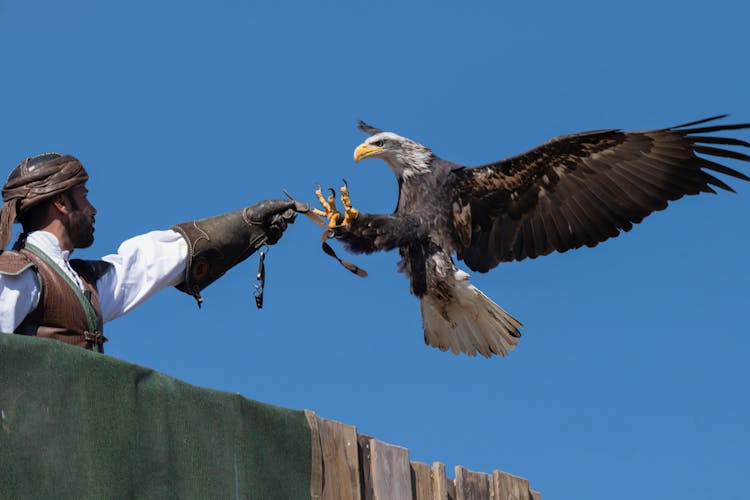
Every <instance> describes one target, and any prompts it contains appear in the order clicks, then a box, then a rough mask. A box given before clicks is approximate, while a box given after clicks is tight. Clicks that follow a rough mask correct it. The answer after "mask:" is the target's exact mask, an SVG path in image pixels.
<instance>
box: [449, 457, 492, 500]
mask: <svg viewBox="0 0 750 500" xmlns="http://www.w3.org/2000/svg"><path fill="white" fill-rule="evenodd" d="M489 498H490V476H489V474H484V473H482V472H473V471H470V470H469V469H467V468H465V467H462V466H460V465H457V466H456V500H489Z"/></svg>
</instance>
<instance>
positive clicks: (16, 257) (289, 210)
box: [0, 153, 295, 352]
mask: <svg viewBox="0 0 750 500" xmlns="http://www.w3.org/2000/svg"><path fill="white" fill-rule="evenodd" d="M87 180H88V175H87V173H86V170H85V169H84V168H83V165H82V164H81V162H80V161H78V160H77V159H76V158H74V157H73V156H70V155H62V154H58V153H46V154H42V155H38V156H34V157H32V158H27V159H25V160H23V161H22V162H21V163H20V164H19V165H18V166H16V167H15V168H14V169H13V170H12V171H11V173H10V175H9V176H8V180H7V182H6V183H5V186H4V187H3V190H2V194H3V206H2V210H0V252H2V253H0V332H3V333H17V334H22V335H33V336H37V337H45V338H50V339H55V340H59V341H62V342H65V343H67V344H72V345H76V346H79V347H83V348H86V349H90V350H95V351H98V352H103V349H102V346H103V343H104V342H106V341H107V339H106V338H105V337H104V334H103V331H104V330H103V324H104V323H107V322H108V321H111V320H113V319H115V318H117V317H119V316H122V315H123V314H126V313H128V312H130V311H131V310H133V309H134V308H135V307H137V306H138V305H139V304H141V303H142V302H143V301H144V300H146V299H148V298H149V297H151V296H152V295H153V294H155V293H156V292H158V291H159V290H162V289H164V288H167V287H170V286H176V287H177V288H178V289H179V290H181V291H183V292H185V293H188V294H190V295H192V296H193V297H195V298H196V299H197V300H198V303H199V304H200V302H201V300H202V299H201V295H200V292H201V290H202V289H203V288H205V287H206V286H208V285H209V284H211V283H212V282H213V281H215V280H216V279H218V278H219V277H221V276H222V275H223V274H224V273H225V272H226V271H227V270H228V269H229V268H231V267H232V266H234V265H235V264H237V263H239V262H241V261H243V260H244V259H246V258H247V257H248V256H250V255H251V254H252V253H254V252H255V251H256V250H258V248H260V247H262V246H263V245H272V244H274V243H276V242H277V241H278V240H279V238H281V235H282V233H283V232H284V230H285V229H286V226H287V224H288V223H291V222H293V221H294V217H295V212H294V210H293V207H294V203H293V202H289V201H284V200H265V201H262V202H260V203H257V204H255V205H252V206H250V207H247V208H244V209H242V210H238V211H235V212H230V213H227V214H223V215H219V216H216V217H211V218H207V219H200V220H195V221H191V222H186V223H183V224H178V225H176V226H173V227H172V228H171V229H168V230H164V231H152V232H150V233H147V234H143V235H140V236H136V237H134V238H131V239H129V240H127V241H125V242H123V243H122V244H121V245H120V247H119V248H118V250H117V253H114V254H111V255H107V256H105V257H102V259H101V260H79V259H71V258H70V255H71V253H72V252H73V250H75V249H76V248H87V247H89V246H91V244H92V243H93V242H94V221H95V216H96V209H95V208H94V206H93V205H92V204H91V203H90V202H89V200H88V199H87V193H88V190H87V189H86V181H87ZM14 222H18V223H20V224H21V226H22V227H23V232H22V233H21V235H20V237H19V238H18V240H17V241H16V243H15V245H14V246H13V248H12V250H5V251H3V250H4V249H5V248H6V247H7V246H8V244H9V243H10V241H11V236H12V231H13V223H14Z"/></svg>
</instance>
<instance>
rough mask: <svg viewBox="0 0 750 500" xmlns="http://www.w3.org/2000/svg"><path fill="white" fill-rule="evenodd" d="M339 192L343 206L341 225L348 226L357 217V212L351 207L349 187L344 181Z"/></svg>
mask: <svg viewBox="0 0 750 500" xmlns="http://www.w3.org/2000/svg"><path fill="white" fill-rule="evenodd" d="M340 191H341V204H342V205H343V206H344V220H343V221H342V224H344V225H346V224H350V223H351V222H352V221H353V220H354V219H356V218H357V216H358V215H359V210H357V209H356V208H354V207H352V200H351V198H349V186H348V185H347V184H346V181H344V185H343V186H341V188H340Z"/></svg>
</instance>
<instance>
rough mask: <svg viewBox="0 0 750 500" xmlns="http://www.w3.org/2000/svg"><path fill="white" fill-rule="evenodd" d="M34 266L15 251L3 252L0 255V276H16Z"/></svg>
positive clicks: (29, 260) (25, 257)
mask: <svg viewBox="0 0 750 500" xmlns="http://www.w3.org/2000/svg"><path fill="white" fill-rule="evenodd" d="M34 267H36V265H35V264H34V263H33V262H32V261H31V259H29V258H28V257H27V256H26V255H24V254H22V253H21V252H17V251H15V250H4V251H2V252H1V253H0V274H2V275H6V276H18V275H20V274H21V273H23V272H24V271H26V270H27V269H32V268H34Z"/></svg>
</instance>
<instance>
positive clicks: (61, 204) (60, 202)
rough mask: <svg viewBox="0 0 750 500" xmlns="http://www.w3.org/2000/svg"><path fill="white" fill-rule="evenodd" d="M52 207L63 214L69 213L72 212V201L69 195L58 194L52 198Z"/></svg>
mask: <svg viewBox="0 0 750 500" xmlns="http://www.w3.org/2000/svg"><path fill="white" fill-rule="evenodd" d="M52 207H53V208H54V209H55V210H57V211H58V212H60V213H61V214H64V215H68V214H69V213H70V203H69V202H68V198H67V196H63V195H62V193H61V194H56V195H55V196H54V197H53V198H52Z"/></svg>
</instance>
